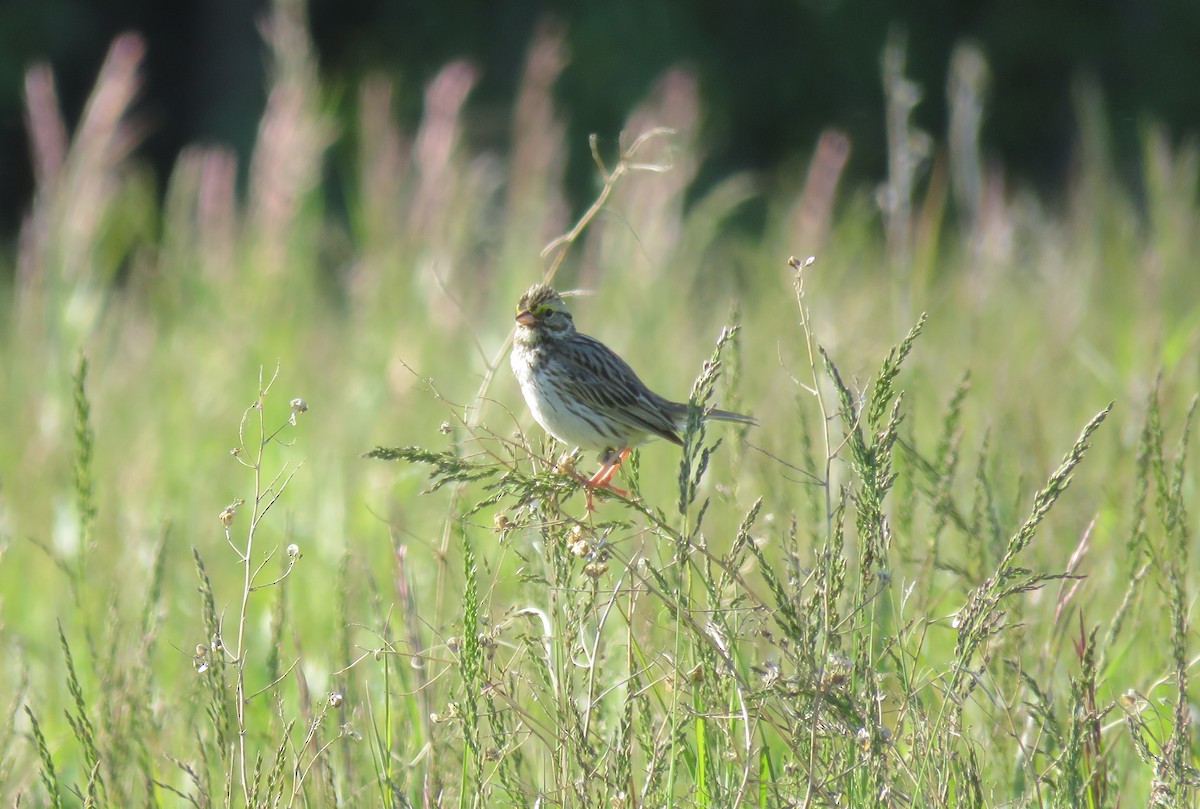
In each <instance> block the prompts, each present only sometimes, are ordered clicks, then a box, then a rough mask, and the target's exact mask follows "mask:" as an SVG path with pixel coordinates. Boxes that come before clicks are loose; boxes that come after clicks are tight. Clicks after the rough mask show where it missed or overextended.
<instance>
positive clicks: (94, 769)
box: [58, 622, 107, 802]
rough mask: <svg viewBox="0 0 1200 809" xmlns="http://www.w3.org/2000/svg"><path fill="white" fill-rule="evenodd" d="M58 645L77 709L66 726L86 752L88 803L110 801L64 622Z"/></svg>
mask: <svg viewBox="0 0 1200 809" xmlns="http://www.w3.org/2000/svg"><path fill="white" fill-rule="evenodd" d="M58 643H59V646H60V647H61V648H62V652H63V660H64V662H65V665H66V668H67V690H68V691H69V692H70V694H71V700H72V702H73V703H74V705H75V713H74V714H72V713H71V712H70V711H67V722H68V723H69V724H70V726H71V730H72V731H73V732H74V734H75V739H76V740H77V741H78V742H79V746H80V747H81V748H82V750H83V759H84V762H85V764H86V765H87V769H88V770H89V772H90V773H91V775H90V777H89V779H88V796H89V800H90V801H93V802H94V800H96V799H97V798H101V799H103V800H107V789H106V787H105V783H104V778H103V775H102V774H101V772H100V770H101V766H102V762H101V759H100V750H99V748H98V747H97V744H96V730H95V728H94V727H93V726H92V721H91V719H89V718H88V709H87V701H86V700H85V699H84V697H83V687H82V686H80V684H79V677H78V675H77V674H76V673H75V659H74V657H73V656H72V655H71V645H70V644H69V643H68V642H67V635H66V633H65V632H64V631H63V628H62V622H59V623H58Z"/></svg>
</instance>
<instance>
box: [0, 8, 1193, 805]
mask: <svg viewBox="0 0 1200 809" xmlns="http://www.w3.org/2000/svg"><path fill="white" fill-rule="evenodd" d="M264 30H265V31H266V41H267V43H268V46H269V49H270V52H271V54H272V57H273V62H272V64H273V67H274V72H273V79H272V81H273V83H272V87H271V92H270V98H269V102H268V107H267V112H266V114H265V116H264V119H263V121H262V124H261V128H260V132H259V139H258V143H257V146H256V149H255V152H254V157H253V160H252V161H251V164H250V166H249V170H248V172H247V177H248V179H247V187H246V189H245V190H244V192H242V191H241V190H239V186H238V181H237V170H236V165H235V162H234V159H233V158H232V156H231V155H229V154H228V153H226V152H225V151H223V150H222V149H220V148H218V147H195V148H193V149H190V150H188V151H187V152H185V153H184V154H183V155H182V156H181V158H180V160H179V163H178V165H177V167H176V169H175V171H174V173H173V174H172V176H171V178H170V181H169V183H168V187H167V192H166V194H165V197H164V198H163V200H162V202H161V203H160V202H159V201H158V200H157V198H156V195H155V193H154V188H153V182H152V180H151V178H150V177H149V176H148V175H147V174H146V172H145V171H144V170H143V169H142V168H141V167H140V166H139V164H138V163H137V162H136V161H134V160H132V159H131V157H130V155H131V153H132V149H133V146H134V145H135V144H136V141H137V135H138V131H137V126H136V122H135V121H134V120H133V119H131V117H130V115H129V105H130V103H131V100H132V99H133V98H134V97H135V95H136V88H137V83H138V81H139V62H140V57H141V53H142V50H143V45H142V43H140V41H138V40H137V38H136V37H132V36H127V37H123V38H122V39H120V40H118V41H117V42H116V43H115V44H114V46H113V49H112V51H111V53H110V56H109V59H108V60H107V62H106V63H105V66H104V68H103V70H102V72H101V74H100V76H99V78H98V80H97V85H96V88H95V91H94V93H93V96H92V100H91V103H90V104H89V106H88V108H87V110H86V111H85V114H84V116H83V118H82V120H81V121H80V123H79V125H78V127H77V128H76V131H75V132H74V133H73V134H71V135H70V137H68V134H67V130H66V127H65V126H64V125H63V124H62V119H61V115H60V114H59V112H58V109H57V102H56V101H55V100H54V91H53V82H52V78H51V77H50V74H49V72H48V71H47V70H46V69H44V68H36V69H34V70H32V71H31V72H30V74H29V76H28V79H27V84H26V98H27V104H28V107H29V109H28V120H29V126H30V131H31V135H32V138H33V143H34V147H35V148H34V164H35V170H36V172H37V179H38V190H37V194H36V197H35V199H34V200H33V202H32V207H31V210H30V213H29V215H28V217H27V220H26V222H25V225H24V228H23V230H22V233H21V237H20V240H19V243H18V244H17V245H16V246H15V249H14V250H12V251H10V252H9V253H8V254H7V255H6V257H5V259H4V260H5V261H7V262H10V263H11V266H10V267H8V268H7V269H8V272H7V273H6V274H5V275H6V277H11V279H12V280H11V282H10V283H7V284H5V285H4V286H3V288H2V290H0V296H2V299H0V311H2V312H3V313H4V315H3V327H4V328H3V335H2V337H0V371H2V373H3V384H0V406H2V407H3V410H4V412H5V414H6V420H7V428H6V430H5V431H3V437H2V439H0V441H2V444H0V586H2V593H3V601H2V602H0V634H2V635H3V638H4V644H5V648H6V649H7V650H9V653H8V654H6V655H5V656H4V658H3V660H2V661H0V694H5V695H6V696H5V698H4V699H0V704H2V705H3V706H4V709H5V712H6V713H5V721H4V722H0V800H3V801H4V802H5V803H7V804H8V805H20V806H43V805H44V806H115V807H129V806H163V805H167V806H169V805H180V806H184V805H192V806H197V807H207V806H264V807H265V806H297V805H304V806H334V805H338V806H460V807H466V806H554V805H561V806H605V807H614V806H628V807H632V806H692V805H694V806H712V807H726V806H876V805H894V806H1026V805H1038V806H1042V805H1044V806H1111V805H1117V804H1118V803H1124V804H1129V803H1135V804H1140V803H1154V804H1155V805H1168V806H1189V805H1193V804H1194V802H1195V798H1196V791H1197V785H1198V783H1200V780H1198V779H1200V775H1198V772H1197V769H1196V762H1195V750H1196V737H1195V732H1194V729H1193V727H1192V721H1191V717H1192V714H1193V712H1194V710H1195V704H1194V702H1193V701H1192V700H1191V699H1190V696H1189V685H1190V672H1191V669H1192V668H1193V666H1194V661H1195V659H1196V658H1195V656H1196V644H1195V642H1194V631H1193V629H1192V625H1191V615H1192V608H1193V604H1194V600H1195V593H1196V591H1197V587H1198V585H1200V576H1198V575H1197V571H1196V566H1195V564H1194V563H1193V562H1192V560H1191V556H1192V555H1191V553H1190V539H1191V537H1192V536H1193V534H1194V519H1193V517H1192V516H1191V512H1194V511H1195V509H1196V504H1195V501H1196V489H1195V476H1194V474H1193V470H1194V461H1193V459H1192V456H1191V454H1190V453H1189V438H1190V435H1191V429H1192V423H1193V415H1194V409H1195V401H1196V400H1195V391H1196V390H1197V382H1198V380H1197V370H1198V369H1197V366H1196V362H1195V357H1196V356H1197V353H1196V349H1197V326H1198V324H1200V321H1198V317H1200V314H1198V313H1200V310H1197V308H1196V306H1195V301H1196V300H1200V277H1197V275H1196V273H1194V272H1193V270H1192V267H1191V259H1192V257H1193V256H1195V255H1196V254H1197V252H1198V251H1197V248H1200V208H1198V202H1197V181H1198V178H1200V152H1198V151H1197V149H1196V146H1195V144H1194V142H1185V143H1183V144H1182V145H1176V144H1174V143H1173V142H1172V141H1171V139H1170V138H1169V137H1168V135H1167V134H1166V133H1164V132H1162V131H1161V130H1159V129H1156V128H1155V127H1153V126H1150V125H1148V126H1147V127H1146V130H1145V137H1144V142H1145V164H1144V169H1143V172H1142V176H1141V183H1140V194H1139V196H1138V197H1137V198H1136V199H1135V197H1134V196H1133V195H1132V194H1131V193H1130V192H1129V191H1128V190H1127V189H1125V188H1124V187H1123V186H1122V185H1121V184H1120V183H1118V182H1117V181H1116V179H1115V176H1114V175H1115V172H1114V170H1113V168H1112V166H1111V162H1110V160H1109V157H1108V155H1107V154H1106V153H1105V150H1104V137H1103V135H1104V133H1103V128H1102V127H1101V125H1100V124H1099V123H1097V121H1098V120H1100V116H1098V115H1096V114H1095V108H1096V107H1095V105H1096V104H1097V103H1098V102H1097V101H1096V97H1095V96H1094V95H1093V94H1090V93H1088V92H1086V91H1081V93H1080V96H1079V113H1080V114H1079V119H1080V121H1081V126H1082V128H1081V132H1082V136H1081V142H1080V144H1079V150H1078V162H1077V167H1076V171H1075V173H1074V176H1073V178H1072V180H1071V182H1070V184H1069V186H1068V187H1067V188H1066V189H1065V191H1064V194H1063V200H1062V202H1061V204H1058V205H1053V206H1051V205H1048V204H1046V203H1043V202H1041V201H1039V200H1038V199H1037V198H1035V197H1034V196H1032V195H1030V194H1028V193H1026V192H1024V191H1022V190H1020V189H1008V188H1005V187H1004V185H1003V178H1002V176H1001V175H1000V174H999V172H997V171H996V170H988V169H986V168H984V161H983V160H982V159H981V158H980V156H979V155H978V147H977V144H974V145H973V144H972V143H966V144H965V145H964V144H962V143H959V144H952V146H954V147H956V148H957V151H955V152H954V154H955V158H954V160H951V161H944V160H942V159H941V158H936V157H935V158H934V159H933V161H932V163H930V164H928V165H927V167H928V174H927V175H923V174H922V173H921V166H922V156H923V154H924V152H923V151H922V146H921V144H922V143H923V141H922V140H921V138H919V137H916V134H917V133H913V132H912V131H911V129H910V125H909V123H908V120H907V117H908V113H909V112H910V111H911V104H908V103H906V98H907V96H906V95H905V93H906V92H908V90H907V89H906V85H905V84H904V82H905V80H904V79H903V50H902V48H900V45H899V43H898V42H892V43H889V46H888V47H889V51H888V56H887V58H886V60H885V63H886V70H885V89H886V90H887V93H888V98H889V140H890V143H891V147H892V150H891V155H892V170H891V173H890V175H889V178H888V183H887V185H886V186H885V187H884V188H883V189H882V190H881V191H880V192H879V193H876V192H874V191H873V190H871V189H857V188H842V189H840V190H839V189H838V180H839V177H840V174H841V171H842V169H843V167H844V165H845V162H846V159H847V151H846V150H847V148H848V144H846V143H845V140H844V138H843V137H842V136H840V135H838V133H835V132H830V133H827V134H826V135H825V136H824V137H823V138H822V140H821V143H820V144H819V145H818V146H817V147H816V148H815V149H814V152H813V159H812V163H811V164H810V167H809V169H808V171H807V174H804V173H802V172H798V173H797V176H796V177H795V178H792V177H781V178H777V179H776V180H774V181H773V182H771V183H767V182H765V181H764V180H763V178H757V177H751V176H735V177H731V178H729V179H728V180H726V181H724V182H723V183H721V184H719V185H717V186H716V187H714V188H712V189H711V190H710V191H708V192H707V193H706V194H705V195H704V196H702V197H700V198H699V199H695V200H687V199H686V193H687V189H688V188H689V186H690V183H691V181H692V179H693V178H694V176H695V173H696V171H697V168H698V166H699V162H700V158H701V155H702V152H701V149H702V144H701V142H700V141H699V140H698V139H697V134H696V133H697V130H698V121H699V116H700V110H699V105H698V102H697V97H696V88H695V85H694V82H693V81H692V80H691V79H690V78H689V77H688V76H687V75H686V74H685V73H682V72H673V73H670V74H668V75H666V76H664V77H663V79H662V81H661V82H660V83H659V84H658V85H656V87H655V88H654V89H653V91H652V92H651V94H650V96H649V97H648V98H647V100H646V102H645V103H644V104H643V106H642V107H641V108H639V109H637V110H635V111H634V112H633V113H631V115H630V119H629V121H628V126H627V130H626V131H627V132H629V133H631V134H630V135H629V136H628V137H627V138H622V139H620V140H619V141H618V140H616V139H611V140H605V139H597V140H596V141H594V143H593V151H594V154H595V156H596V161H597V176H598V178H599V179H598V184H597V198H596V204H595V205H593V206H592V207H591V208H590V209H588V210H587V211H586V212H584V213H583V214H582V215H581V216H580V217H579V218H578V219H576V220H572V218H571V216H570V214H569V207H568V205H567V204H566V202H565V201H564V199H563V197H562V196H561V187H562V183H561V181H562V177H563V171H564V166H565V148H566V144H565V143H564V142H563V135H562V133H563V131H564V128H563V126H562V123H561V122H560V121H559V120H558V119H557V118H556V114H555V109H554V104H553V101H552V96H551V88H552V86H553V82H554V78H555V76H556V75H557V71H558V70H560V69H561V66H562V61H563V56H562V53H563V50H562V45H561V43H560V42H559V41H557V40H556V39H555V34H554V33H553V32H552V31H551V30H549V29H547V30H546V31H544V32H543V33H542V35H541V39H539V40H538V41H537V42H535V44H534V45H533V47H532V49H531V56H530V60H529V64H528V66H527V70H526V75H525V79H524V82H523V85H522V91H521V97H520V99H519V101H518V114H517V115H515V117H514V124H513V128H512V133H511V148H510V149H509V150H508V152H507V154H505V155H503V156H499V155H495V154H485V153H476V152H474V151H472V150H471V149H470V148H469V146H468V145H467V143H468V140H469V139H468V138H467V135H466V132H465V128H466V127H467V126H468V124H469V121H467V120H465V119H464V117H463V109H462V105H463V101H464V99H465V98H466V97H467V95H468V93H469V91H470V88H471V85H472V82H473V81H474V80H475V78H476V77H475V75H474V73H473V71H472V69H471V68H470V66H468V65H465V64H451V65H448V66H447V67H446V68H445V69H444V70H443V71H442V72H441V73H440V74H439V75H438V76H437V77H436V78H435V79H434V80H433V81H432V82H431V83H430V85H429V87H428V88H427V90H426V103H425V115H424V118H423V119H422V121H421V123H420V125H419V127H418V128H417V130H416V131H414V132H408V131H404V130H402V129H400V128H399V127H398V126H397V125H396V123H395V122H394V119H395V116H394V115H393V110H392V107H391V103H392V88H391V86H390V84H389V83H388V81H387V80H385V79H383V78H375V79H372V80H369V81H367V82H366V83H364V85H363V87H362V88H361V90H360V91H359V93H358V95H357V97H356V98H355V99H353V101H352V102H350V101H347V102H346V103H345V106H347V107H350V108H352V111H351V113H348V114H344V115H343V114H340V113H339V112H337V109H336V106H335V103H334V100H333V99H332V98H331V97H330V95H328V94H327V93H326V91H324V90H323V88H322V87H321V84H320V82H319V78H318V72H317V69H316V66H315V62H314V60H313V56H312V53H311V46H310V45H309V43H308V39H307V35H306V32H305V28H304V25H303V21H302V20H301V19H300V18H299V17H298V16H297V11H296V9H295V8H294V6H293V5H291V4H287V3H281V4H279V5H278V6H277V7H276V9H275V11H274V13H273V16H272V21H271V23H270V25H268V26H267V27H266V28H265V29H264ZM968 61H969V60H968ZM956 86H959V87H960V89H961V88H962V87H967V88H968V89H969V86H970V82H968V81H965V80H964V81H962V82H960V83H959V84H958V85H956ZM968 95H969V93H968ZM978 101H979V99H978V98H968V99H967V100H966V101H964V102H963V103H966V104H968V107H970V106H971V104H975V105H976V106H978V105H977V104H976V102H978ZM968 102H969V103H968ZM964 114H965V113H964ZM966 130H968V131H969V130H970V127H969V126H968V127H966ZM333 144H336V145H337V150H338V155H339V159H341V160H343V161H345V163H344V165H346V166H348V167H349V170H348V171H347V172H346V174H345V178H344V188H341V189H340V194H339V198H340V199H342V200H344V203H345V204H344V208H342V207H337V208H335V207H334V206H332V205H331V204H330V203H329V202H328V198H327V196H326V195H325V193H324V188H325V186H323V185H322V183H321V178H322V173H323V170H324V167H325V165H326V161H327V160H328V159H329V157H328V151H329V149H330V147H331V146H332V145H333ZM972 149H973V150H974V151H972ZM964 161H965V162H964ZM951 175H953V176H951ZM951 188H953V194H952V193H951V190H950V189H951ZM918 190H919V193H918ZM749 200H761V201H762V202H763V203H764V206H765V210H766V223H765V226H764V230H763V232H762V233H761V234H759V235H757V236H755V237H754V238H750V237H748V236H746V235H745V234H744V233H741V232H739V231H738V230H737V229H735V228H733V227H731V226H730V222H731V220H732V219H733V218H734V216H735V214H736V213H737V212H738V211H739V210H740V207H741V206H742V205H743V204H744V203H746V202H747V201H749ZM877 200H883V201H884V203H885V204H884V205H883V207H882V208H880V206H879V205H878V204H877ZM881 210H882V212H883V213H882V217H881V215H880V211H881ZM793 255H796V256H808V255H816V256H817V258H816V260H815V261H813V260H807V259H790V260H789V257H790V256H793ZM551 276H553V277H554V280H555V283H556V284H558V285H559V286H561V287H574V286H579V287H585V288H588V289H590V290H592V291H593V292H594V295H592V296H591V297H582V298H576V299H574V300H573V308H574V311H575V315H576V320H577V322H578V323H579V324H580V325H581V327H582V328H583V330H585V331H587V332H588V333H591V334H593V335H596V336H598V337H600V338H601V339H603V340H604V341H605V342H607V343H609V344H610V345H612V346H613V347H614V348H615V349H616V350H618V351H619V352H620V353H621V354H622V355H624V356H626V357H627V358H629V360H630V361H631V363H632V364H633V365H634V366H635V367H636V368H637V369H638V371H639V372H640V373H641V375H642V376H643V378H645V379H647V380H648V381H650V382H651V384H652V385H653V386H654V387H655V388H656V389H658V390H660V391H662V392H664V393H667V394H670V395H672V396H673V397H675V398H680V399H682V398H683V396H684V392H685V391H688V390H689V385H690V386H691V387H690V394H689V395H690V401H691V402H693V403H694V405H695V408H694V409H693V411H692V412H693V414H694V416H696V417H693V418H692V419H690V420H689V424H688V427H687V430H686V437H685V441H684V446H683V448H682V449H680V448H676V447H673V446H670V445H667V444H666V443H665V442H659V443H657V444H651V445H647V446H646V447H644V448H642V449H640V450H638V451H637V452H635V453H634V455H633V456H631V458H630V459H629V462H628V463H627V464H626V465H625V467H624V469H623V470H622V479H623V483H622V484H621V485H622V486H623V487H624V488H626V489H628V492H629V494H628V496H620V495H617V494H611V495H601V496H598V498H597V501H598V507H597V509H596V511H595V512H593V513H588V512H586V511H585V509H584V505H583V494H582V492H581V491H580V488H579V486H578V484H577V483H576V482H575V478H574V477H572V476H570V475H567V474H563V471H564V470H563V467H564V466H572V465H575V466H578V467H579V468H580V469H584V468H586V467H588V466H590V464H591V463H592V461H593V459H592V458H590V457H582V456H579V455H574V456H567V455H566V454H565V453H566V451H567V450H569V449H570V448H567V447H561V446H556V445H554V444H553V443H552V442H551V441H550V440H549V439H547V438H546V437H545V436H544V435H543V434H542V432H541V430H540V429H539V428H537V426H536V425H534V424H533V423H532V420H531V419H530V418H529V416H528V415H527V412H526V410H525V408H524V405H523V403H522V402H521V401H520V396H519V393H518V391H517V388H516V385H515V383H514V382H513V380H512V379H511V377H510V375H509V373H508V370H507V367H506V366H507V353H506V346H507V342H506V341H507V339H508V337H509V335H510V332H511V327H512V315H513V308H512V307H513V306H514V305H515V301H516V300H517V298H518V296H519V294H520V293H521V292H522V291H523V290H524V289H525V288H526V287H527V286H528V285H529V284H531V283H533V282H534V281H538V280H542V279H543V278H546V277H551ZM710 404H719V405H720V406H721V407H726V408H730V409H735V410H743V411H748V412H753V413H754V414H755V415H756V416H757V417H758V419H759V422H760V425H759V426H758V427H754V428H746V427H742V426H736V427H735V426H729V425H719V424H714V425H707V424H705V423H704V422H703V421H702V420H700V419H699V418H698V414H699V412H700V409H701V408H703V407H704V406H706V405H710Z"/></svg>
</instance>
